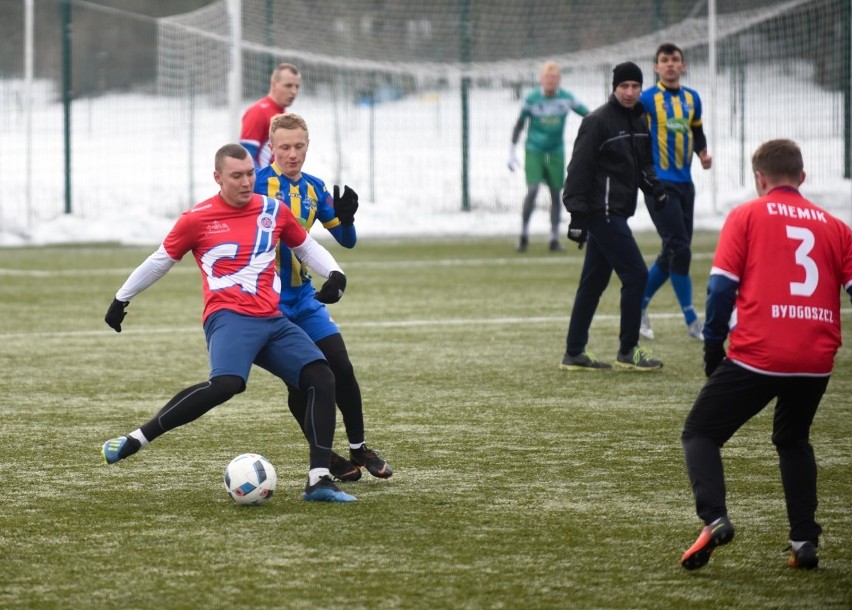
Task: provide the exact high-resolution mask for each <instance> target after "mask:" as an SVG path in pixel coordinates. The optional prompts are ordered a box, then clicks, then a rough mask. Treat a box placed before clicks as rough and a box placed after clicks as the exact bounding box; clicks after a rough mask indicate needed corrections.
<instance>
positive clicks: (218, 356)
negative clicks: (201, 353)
mask: <svg viewBox="0 0 852 610" xmlns="http://www.w3.org/2000/svg"><path fill="white" fill-rule="evenodd" d="M204 335H205V336H206V337H207V352H208V353H209V355H210V378H211V379H212V378H213V377H219V376H220V375H236V376H237V377H241V378H242V379H243V381H246V382H247V381H248V377H249V371H250V370H251V365H252V364H256V365H258V366H259V367H262V368H264V369H266V370H267V371H269V372H270V373H272V374H273V375H275V376H276V377H280V378H281V379H283V380H284V381H285V382H287V383H288V384H290V385H293V386H296V387H298V385H299V375H300V374H301V372H302V367H304V366H305V365H307V364H310V363H311V362H316V361H317V360H323V361H324V360H325V356H323V355H322V352H321V351H320V350H319V348H317V346H316V345H314V342H313V341H311V339H310V337H308V336H307V335H306V334H305V333H304V331H302V329H301V328H299V327H298V326H296V325H295V324H293V323H292V322H290V320H288V319H287V318H284V317H280V318H255V317H252V316H246V315H243V314H238V313H236V312H233V311H228V310H221V311H217V312H215V313H213V314H211V315H210V316H209V317H208V318H207V320H206V321H205V322H204Z"/></svg>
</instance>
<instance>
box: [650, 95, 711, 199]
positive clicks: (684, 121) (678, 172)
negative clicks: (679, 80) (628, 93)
mask: <svg viewBox="0 0 852 610" xmlns="http://www.w3.org/2000/svg"><path fill="white" fill-rule="evenodd" d="M640 100H641V102H642V105H643V106H644V107H645V112H646V113H647V115H646V116H647V117H648V128H649V129H650V131H651V143H652V147H653V150H654V168H655V169H656V171H657V176H658V177H659V178H660V180H667V181H669V182H691V181H692V176H691V174H690V165H691V164H692V155H693V154H694V152H695V138H694V135H693V132H692V129H693V128H694V127H699V126H701V98H700V97H699V96H698V92H697V91H695V90H693V89H690V88H688V87H683V86H681V87H680V89H678V90H676V91H672V90H669V89H666V88H665V87H664V86H663V84H662V83H659V82H658V83H657V84H656V85H654V86H653V87H650V88H648V89H645V91H643V92H642V97H641V98H640Z"/></svg>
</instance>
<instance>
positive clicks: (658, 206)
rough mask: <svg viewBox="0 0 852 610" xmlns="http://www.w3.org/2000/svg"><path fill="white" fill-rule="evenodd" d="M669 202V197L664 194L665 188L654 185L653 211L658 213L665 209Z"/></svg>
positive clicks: (657, 184)
mask: <svg viewBox="0 0 852 610" xmlns="http://www.w3.org/2000/svg"><path fill="white" fill-rule="evenodd" d="M668 201H669V195H668V193H666V189H665V187H664V186H663V185H662V184H660V183H659V182H657V183H656V184H655V185H654V209H655V210H656V211H657V212H659V211H661V210H662V209H663V208H665V207H666V204H667V203H668Z"/></svg>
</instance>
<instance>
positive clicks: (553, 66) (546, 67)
mask: <svg viewBox="0 0 852 610" xmlns="http://www.w3.org/2000/svg"><path fill="white" fill-rule="evenodd" d="M545 72H559V73H560V74H561V73H562V68H560V67H559V64H558V63H556V62H555V61H546V62H544V63H543V64H541V74H544V73H545Z"/></svg>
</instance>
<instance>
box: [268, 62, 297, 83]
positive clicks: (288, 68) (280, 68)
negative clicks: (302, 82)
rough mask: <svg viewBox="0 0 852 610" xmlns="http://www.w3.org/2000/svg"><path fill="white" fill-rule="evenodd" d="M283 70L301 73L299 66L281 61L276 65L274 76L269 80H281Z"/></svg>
mask: <svg viewBox="0 0 852 610" xmlns="http://www.w3.org/2000/svg"><path fill="white" fill-rule="evenodd" d="M282 72H292V73H293V74H295V75H296V76H298V75H299V74H300V72H299V68H297V67H296V66H294V65H293V64H287V63H281V64H278V65H277V66H275V69H274V70H273V71H272V76H270V77H269V80H270V81H272V82H277V81H279V80H281V73H282Z"/></svg>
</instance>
